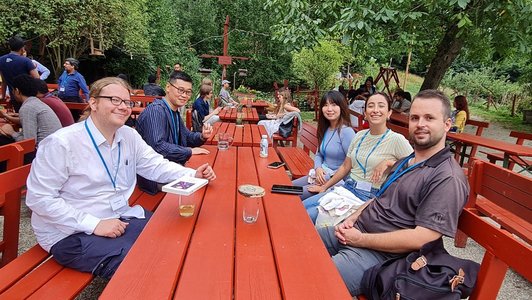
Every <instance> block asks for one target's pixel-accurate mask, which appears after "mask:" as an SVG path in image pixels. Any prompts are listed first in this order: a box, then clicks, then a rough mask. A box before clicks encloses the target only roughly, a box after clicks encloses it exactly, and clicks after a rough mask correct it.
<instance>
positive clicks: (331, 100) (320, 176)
mask: <svg viewBox="0 0 532 300" xmlns="http://www.w3.org/2000/svg"><path fill="white" fill-rule="evenodd" d="M319 112H320V115H319V117H318V131H317V133H318V145H319V147H318V151H317V153H316V155H315V156H314V169H313V171H314V174H315V175H314V176H312V177H314V178H312V177H310V179H311V180H309V176H304V177H301V178H298V179H296V180H294V181H292V184H293V185H295V186H302V187H303V195H301V200H305V199H307V198H308V197H310V196H312V195H314V194H312V193H310V192H308V190H307V188H308V186H309V184H315V185H323V184H325V183H326V182H327V181H328V180H329V179H330V178H331V177H332V176H333V175H334V173H335V172H336V170H337V169H338V168H339V167H340V166H341V165H342V163H343V161H344V160H345V156H346V154H347V151H348V149H349V145H350V144H351V140H352V139H353V138H354V137H355V131H354V130H353V128H351V126H350V121H349V111H348V108H347V104H346V102H345V100H344V96H343V95H342V94H341V93H340V92H336V91H330V92H327V93H325V94H324V95H323V97H322V98H321V101H320V110H319ZM311 173H312V171H311Z"/></svg>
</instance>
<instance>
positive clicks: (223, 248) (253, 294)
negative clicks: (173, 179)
mask: <svg viewBox="0 0 532 300" xmlns="http://www.w3.org/2000/svg"><path fill="white" fill-rule="evenodd" d="M206 147H207V148H208V149H209V150H210V154H208V155H195V156H192V159H191V161H190V162H189V165H190V166H191V167H197V166H199V165H200V164H201V163H204V162H209V163H210V164H212V165H213V168H214V170H215V172H216V174H217V176H218V178H217V179H216V180H215V181H213V182H211V183H209V185H207V186H206V187H204V188H202V189H200V190H199V191H197V192H196V193H194V194H193V195H191V196H189V197H194V200H195V201H196V211H195V213H194V216H192V217H189V218H183V217H180V216H179V213H178V201H177V199H178V196H177V195H174V194H168V195H166V196H165V198H164V199H163V200H162V202H161V204H160V206H159V207H158V208H157V210H156V211H155V213H154V215H153V217H152V218H151V220H150V221H149V222H148V224H147V226H146V228H145V229H144V231H143V232H142V234H141V235H140V236H139V238H138V240H137V241H136V243H135V245H134V246H133V248H132V249H131V251H130V252H129V254H128V255H127V257H126V258H125V260H124V261H123V263H122V264H121V266H120V267H119V269H118V270H117V272H116V273H115V275H114V276H113V278H112V279H111V281H110V282H109V284H108V285H107V287H106V288H105V290H104V291H103V293H102V295H101V298H100V299H112V300H115V299H168V298H174V299H351V296H350V295H349V292H348V291H347V288H346V287H345V284H344V283H343V281H342V279H341V277H340V275H339V273H338V271H337V270H336V267H335V266H334V264H333V262H332V259H331V258H330V257H329V254H328V253H327V250H326V249H325V247H324V245H323V243H322V241H321V240H320V238H319V236H318V234H317V232H316V230H315V229H314V226H313V224H312V223H311V221H310V220H309V217H308V215H307V212H306V211H305V209H304V207H303V205H302V204H301V200H300V199H299V197H297V196H290V195H282V194H272V193H270V192H269V191H270V189H271V186H272V184H274V183H280V184H289V183H290V179H289V178H288V176H287V175H286V173H285V171H284V170H283V169H269V168H267V165H268V164H269V163H271V162H273V161H278V160H279V158H278V157H277V155H276V154H275V151H273V149H270V152H269V153H270V155H269V157H268V158H260V157H259V148H255V147H254V148H251V147H238V148H237V147H232V148H230V149H229V150H225V151H218V150H217V148H216V147H214V146H206ZM241 184H259V185H261V186H263V187H264V188H265V189H266V195H265V196H264V197H262V198H261V201H260V206H261V208H260V214H259V218H258V220H257V222H256V223H254V224H246V223H244V222H243V221H242V207H243V204H244V201H246V200H247V199H246V198H244V197H243V196H241V195H240V194H238V192H237V187H238V186H239V185H241Z"/></svg>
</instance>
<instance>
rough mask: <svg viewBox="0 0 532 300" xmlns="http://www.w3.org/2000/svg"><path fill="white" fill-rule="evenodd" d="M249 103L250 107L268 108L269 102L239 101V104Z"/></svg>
mask: <svg viewBox="0 0 532 300" xmlns="http://www.w3.org/2000/svg"><path fill="white" fill-rule="evenodd" d="M250 102H251V107H268V106H270V104H269V102H267V101H266V100H250V99H243V100H242V101H240V104H243V105H248V104H249V103H250Z"/></svg>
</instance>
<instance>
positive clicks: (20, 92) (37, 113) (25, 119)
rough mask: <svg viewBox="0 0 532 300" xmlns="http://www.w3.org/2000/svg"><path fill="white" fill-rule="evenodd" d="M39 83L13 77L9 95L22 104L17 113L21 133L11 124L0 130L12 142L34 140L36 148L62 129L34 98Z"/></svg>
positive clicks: (28, 158) (46, 107)
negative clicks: (12, 95)
mask: <svg viewBox="0 0 532 300" xmlns="http://www.w3.org/2000/svg"><path fill="white" fill-rule="evenodd" d="M40 82H41V80H40V79H37V78H33V77H31V76H30V75H27V74H22V75H18V76H17V77H15V79H14V80H13V90H12V91H11V93H12V94H14V95H15V99H17V101H20V102H21V103H22V106H21V107H20V111H19V116H20V124H21V126H22V131H15V129H14V128H13V126H12V125H11V124H5V125H3V126H2V127H1V128H0V134H3V135H4V136H7V137H11V138H13V141H17V142H18V141H22V140H26V139H35V147H36V148H38V147H39V144H40V143H41V141H42V140H43V139H44V138H45V137H47V136H49V135H50V134H52V133H54V132H55V131H57V130H58V129H60V128H61V127H62V126H61V122H60V121H59V118H57V116H56V114H55V113H54V111H53V110H52V109H51V108H50V107H49V106H48V105H46V104H44V103H43V102H42V101H41V100H39V98H37V97H36V96H37V93H38V89H39V85H40ZM31 156H34V153H33V155H31ZM32 158H33V157H30V156H28V157H27V160H29V161H31V159H32Z"/></svg>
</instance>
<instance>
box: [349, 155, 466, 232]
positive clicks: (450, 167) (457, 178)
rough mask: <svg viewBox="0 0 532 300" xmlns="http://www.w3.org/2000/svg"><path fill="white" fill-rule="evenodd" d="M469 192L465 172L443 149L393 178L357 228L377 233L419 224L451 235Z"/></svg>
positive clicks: (367, 210)
mask: <svg viewBox="0 0 532 300" xmlns="http://www.w3.org/2000/svg"><path fill="white" fill-rule="evenodd" d="M401 161H402V160H400V161H398V162H397V163H396V164H395V165H394V167H393V168H392V171H391V172H390V174H392V173H393V171H395V169H396V168H397V167H398V165H399V163H400V162H401ZM406 165H407V164H405V166H404V167H403V169H406ZM468 194H469V184H468V183H467V180H466V177H465V175H464V172H463V170H462V169H461V168H460V166H459V165H458V163H457V162H456V161H455V160H454V158H453V157H452V155H451V152H450V151H449V148H445V149H443V150H441V151H440V152H438V153H436V154H435V155H433V156H432V157H431V158H429V159H428V160H426V161H425V162H424V163H423V164H421V165H420V166H419V167H417V168H414V169H412V170H411V171H409V172H407V173H405V174H404V175H403V176H401V177H400V178H399V179H397V180H396V181H394V182H393V183H392V184H391V185H390V186H389V187H388V189H386V191H385V192H384V193H383V194H382V195H381V196H380V197H379V198H378V199H375V200H374V201H373V202H372V203H371V204H369V205H368V207H366V209H364V211H363V212H362V213H361V215H360V217H359V219H358V220H357V222H356V227H357V228H358V229H360V231H362V232H367V233H380V232H391V231H396V230H400V229H412V228H414V227H416V226H422V227H425V228H429V229H432V230H434V231H437V232H439V233H441V234H443V235H446V236H450V237H452V236H454V234H455V233H456V228H457V225H458V217H459V215H460V213H461V211H462V208H463V207H464V205H465V203H466V201H467V195H468Z"/></svg>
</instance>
